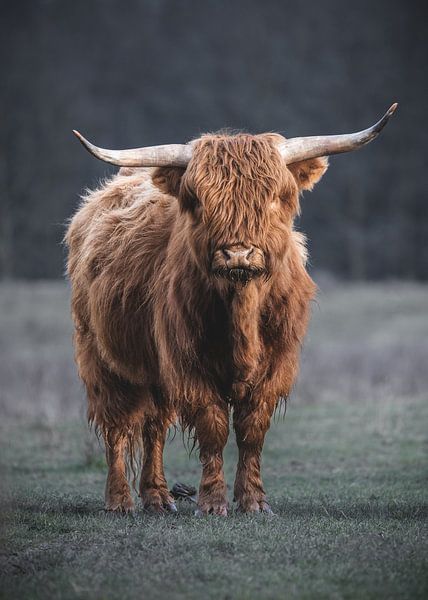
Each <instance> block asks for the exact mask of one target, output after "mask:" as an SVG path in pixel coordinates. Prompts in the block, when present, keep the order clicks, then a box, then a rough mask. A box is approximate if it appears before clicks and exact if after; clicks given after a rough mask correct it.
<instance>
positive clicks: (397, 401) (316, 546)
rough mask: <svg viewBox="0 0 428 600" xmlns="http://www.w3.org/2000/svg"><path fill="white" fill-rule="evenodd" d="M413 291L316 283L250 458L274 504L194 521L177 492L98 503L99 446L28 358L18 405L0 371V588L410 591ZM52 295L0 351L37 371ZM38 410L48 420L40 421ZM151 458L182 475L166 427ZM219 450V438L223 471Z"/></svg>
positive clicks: (396, 594) (183, 458) (419, 445)
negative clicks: (135, 504)
mask: <svg viewBox="0 0 428 600" xmlns="http://www.w3.org/2000/svg"><path fill="white" fill-rule="evenodd" d="M426 292H427V289H426V288H424V287H423V286H420V287H418V286H408V287H406V286H402V285H401V286H398V287H397V286H396V287H394V286H384V287H382V286H377V287H376V286H373V287H372V288H367V287H363V286H347V287H346V288H344V289H342V290H338V289H332V290H330V291H328V292H327V293H326V294H324V295H323V296H321V298H320V301H319V303H320V306H321V309H320V311H317V310H316V311H315V315H314V323H313V327H312V330H311V334H310V336H309V339H308V343H307V345H306V351H305V356H304V361H303V363H304V365H303V372H302V379H301V383H300V384H299V386H298V388H297V390H296V394H295V395H294V396H293V398H292V400H291V401H290V403H289V407H288V410H287V415H286V418H285V419H283V418H282V417H281V418H278V419H277V421H276V422H275V424H274V425H273V426H272V428H271V430H270V432H269V434H268V438H267V441H266V446H265V451H264V455H263V473H264V481H265V485H266V489H267V491H268V495H269V499H270V500H271V504H272V507H273V509H274V510H275V512H276V516H275V517H268V516H264V515H256V516H245V515H239V514H236V513H234V512H231V514H230V515H229V517H227V518H221V517H207V518H195V517H194V516H193V514H192V506H191V505H190V504H187V503H181V504H180V505H179V514H178V515H175V516H167V517H155V516H149V515H146V514H144V513H143V512H142V511H141V510H138V511H137V513H136V515H135V516H129V517H125V516H114V515H110V514H106V513H104V511H103V488H104V480H105V466H104V458H103V452H102V448H101V447H99V446H98V445H97V443H96V442H95V441H94V437H93V436H92V435H90V434H89V432H88V431H87V429H86V426H85V423H84V420H83V418H80V419H79V418H77V417H76V416H73V411H72V410H70V411H69V412H67V410H66V408H65V405H64V406H63V408H61V406H62V403H64V402H65V401H66V399H67V395H66V394H65V392H64V393H63V392H62V391H61V389H59V388H58V391H57V392H55V388H54V387H52V384H49V385H50V386H51V387H49V385H48V383H46V378H45V377H44V376H43V372H41V374H39V375H38V379H37V381H39V380H40V381H42V383H41V384H40V386H39V387H36V388H34V390H33V388H31V390H33V391H31V390H30V392H29V393H28V397H27V398H25V402H24V401H23V399H22V398H19V403H18V405H17V406H18V407H19V413H18V412H17V411H15V412H14V407H13V404H11V399H13V397H14V388H13V387H12V384H9V388H8V389H7V393H5V392H3V398H4V402H5V403H6V404H7V406H6V409H7V410H6V414H7V415H8V417H7V419H3V421H2V423H1V425H0V434H1V467H0V468H1V481H2V484H1V494H2V506H3V510H2V531H1V538H2V540H1V547H2V550H1V553H0V571H1V575H0V589H1V592H0V597H2V598H7V599H11V598H13V599H14V598H16V599H25V598H35V599H37V598H40V599H43V600H45V599H47V598H55V599H57V598H59V599H68V598H70V599H71V598H91V599H116V598H117V599H119V598H120V599H124V600H126V599H128V598H129V599H131V598H132V599H134V598H138V599H140V598H142V599H145V600H146V599H157V598H159V599H163V598H173V599H183V600H184V599H193V598H195V599H198V600H200V599H211V598H212V599H226V598H229V599H231V600H232V599H245V598H248V599H267V598H278V599H279V598H281V599H283V598H285V599H290V598H291V599H293V598H298V599H306V598H308V599H309V598H311V599H312V598H313V599H317V600H318V599H322V598H328V599H330V598H337V599H339V598H349V599H354V598H356V599H358V598H361V599H363V598H364V599H371V598H373V599H379V598H388V599H389V598H400V599H401V598H409V599H415V598H426V597H427V595H428V577H427V567H428V564H427V562H428V561H427V556H428V531H427V516H428V493H427V485H426V484H427V474H428V473H427V452H426V451H427V448H428V440H427V422H428V403H427V392H426V390H427V389H428V387H426V383H427V379H428V375H427V372H426V371H427V370H426V364H427V358H428V352H427V343H426V340H427V333H428V331H427V329H428V323H427V320H426V307H425V306H426V300H425V299H426ZM26 293H28V297H29V299H30V302H29V303H28V305H25V306H24V307H22V306H21V307H20V308H19V313H18V312H16V313H14V312H13V309H11V311H12V312H11V313H10V314H9V316H10V319H12V320H13V319H15V321H16V323H17V326H18V325H19V323H20V319H19V315H22V314H23V313H24V315H25V314H26V315H27V320H28V319H30V317H29V315H31V318H32V319H33V321H34V322H35V323H36V324H37V314H39V313H38V312H37V311H38V310H39V308H38V301H37V297H38V296H37V292H34V293H29V292H28V291H27V292H26ZM57 293H58V290H57V291H56V292H55V294H57ZM48 296H49V293H48V292H47V291H46V289H45V288H44V289H43V293H42V294H41V300H40V304H42V305H43V307H44V308H43V311H42V310H41V309H40V316H39V321H40V323H43V322H44V321H43V319H45V318H46V322H47V320H48V318H49V317H48V313H49V311H48V310H47V308H46V301H47V297H48ZM57 297H60V298H63V291H61V292H60V293H58V296H57ZM350 303H351V304H352V306H353V311H352V318H351V319H349V318H347V310H346V309H347V308H348V309H349V306H350ZM24 304H25V303H24ZM0 305H1V302H0ZM0 307H1V306H0ZM65 308H66V307H62V308H61V309H59V308H58V309H57V310H58V318H57V319H56V321H55V323H56V326H55V327H56V329H55V332H54V333H52V334H48V330H43V331H44V333H43V335H42V333H41V332H40V331H39V330H38V329H37V326H36V325H34V322H33V323H32V325H31V327H30V333H31V336H32V337H33V338H34V340H35V342H34V347H32V346H31V341H28V340H29V339H30V336H29V337H28V338H27V342H26V343H25V339H26V338H25V336H24V338H23V339H22V340H21V342H20V343H18V342H17V341H15V343H14V344H12V345H11V346H10V347H11V348H12V350H11V354H10V355H9V356H13V347H15V348H16V356H17V357H18V355H19V352H18V349H19V348H21V347H25V348H27V353H28V354H27V355H26V356H27V357H28V356H31V355H32V354H31V353H32V352H34V354H37V355H38V356H39V355H40V353H43V352H45V353H46V357H50V360H51V362H50V363H49V367H46V368H47V369H48V371H47V372H48V373H51V372H53V370H54V369H55V368H56V367H55V364H56V363H55V360H56V355H57V354H60V358H58V360H59V361H65V358H64V357H65V356H66V354H64V353H58V351H57V350H55V348H58V347H64V348H65V347H68V346H67V344H68V343H69V342H68V340H66V341H63V337H64V334H63V327H62V325H61V318H60V312H61V310H64V309H65ZM348 312H349V310H348ZM35 315H36V316H35ZM334 315H336V319H335V318H334ZM10 319H9V320H8V324H7V325H5V327H10ZM0 326H1V323H0ZM64 327H65V326H64ZM67 327H68V325H67ZM23 335H24V334H23ZM45 338H46V340H45ZM48 338H49V339H48ZM55 340H56V341H55ZM48 345H49V347H52V351H51V352H50V353H49V352H48V351H47V350H46V348H47V346H48ZM31 348H33V349H32V350H31ZM64 352H65V351H64ZM9 360H10V361H11V360H12V359H11V358H10V357H9ZM14 360H15V359H14ZM16 361H18V358H16ZM17 364H18V363H17ZM58 364H61V365H62V364H63V363H62V362H59V363H58ZM3 368H4V367H3ZM12 368H13V364H12V362H11V363H9V369H12ZM13 377H15V378H16V381H17V383H16V385H17V386H21V382H19V378H18V377H17V376H16V374H14V375H13ZM29 381H31V380H30V379H29ZM3 382H5V383H7V382H6V379H5V375H3ZM14 385H15V384H14ZM18 389H19V390H21V389H22V386H21V387H17V388H16V390H18ZM43 390H49V394H48V396H49V400H45V401H44V403H43V397H45V398H46V397H47V395H46V392H43V393H42V391H43ZM0 394H1V391H0ZM0 397H1V396H0ZM56 397H58V398H60V399H59V400H58V405H53V406H51V405H52V404H53V403H54V402H55V398H56ZM67 402H68V400H67ZM26 406H27V407H28V413H27V414H26V413H25V407H26ZM38 410H40V414H41V415H42V417H39V418H37V414H36V413H37V411H38ZM51 413H52V414H55V415H56V414H59V417H58V418H53V417H52V418H50V419H48V418H46V415H49V414H51ZM61 414H64V415H66V416H65V417H63V418H61ZM165 462H166V468H167V475H168V479H169V483H170V484H171V485H172V484H173V483H174V482H175V481H183V482H185V483H189V484H193V485H197V483H198V479H199V474H200V469H199V464H198V460H197V456H196V454H192V455H191V456H190V457H189V455H188V452H187V450H186V448H185V447H184V445H183V443H182V439H181V435H180V434H179V433H177V435H176V437H175V438H174V439H172V440H170V441H169V443H168V445H167V450H166V457H165ZM235 463H236V449H235V447H234V443H233V438H232V436H231V440H230V443H229V445H228V447H227V451H226V476H227V480H228V484H229V486H231V485H232V484H233V474H234V467H235ZM229 496H230V498H231V493H230V494H229Z"/></svg>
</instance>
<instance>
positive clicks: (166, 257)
mask: <svg viewBox="0 0 428 600" xmlns="http://www.w3.org/2000/svg"><path fill="white" fill-rule="evenodd" d="M279 141H283V138H281V137H280V136H277V135H274V134H265V135H258V136H251V135H246V134H238V135H231V136H229V135H222V134H218V135H205V136H202V137H201V138H200V139H199V140H198V141H197V143H196V147H195V150H194V153H193V157H192V159H191V161H190V163H189V165H188V167H187V169H183V168H167V167H162V168H157V169H145V168H141V169H121V170H120V171H119V173H118V174H117V175H116V176H115V177H113V178H112V179H111V180H110V181H108V182H107V183H105V184H104V185H103V186H102V188H100V189H99V190H97V191H94V192H91V193H90V194H89V195H88V196H87V197H86V198H85V199H84V201H83V204H82V206H81V207H80V209H79V211H78V212H77V214H76V215H75V216H74V218H73V220H72V222H71V224H70V227H69V230H68V233H67V238H66V239H67V243H68V246H69V260H68V273H69V277H70V280H71V284H72V313H73V319H74V323H75V348H76V361H77V365H78V369H79V374H80V376H81V378H82V379H83V381H84V383H85V385H86V389H87V395H88V402H89V409H88V415H89V420H90V421H91V422H94V423H95V424H96V426H97V427H98V429H99V430H100V431H101V432H102V434H103V436H104V439H105V443H106V457H107V463H108V469H109V471H108V478H107V484H106V506H107V508H108V509H111V510H123V511H127V510H131V509H132V507H133V502H132V499H131V494H130V488H129V484H128V481H127V478H126V469H125V465H126V460H127V454H129V453H131V455H132V453H133V451H134V447H135V445H136V444H138V442H140V441H141V442H142V444H143V447H144V455H143V466H142V473H141V479H140V485H139V490H140V495H141V497H142V500H143V504H144V506H145V507H146V508H150V509H152V510H156V511H163V510H168V509H169V510H175V507H174V504H173V500H172V498H171V497H170V494H169V492H168V488H167V484H166V481H165V476H164V472H163V463H162V453H163V446H164V441H165V435H166V432H167V429H168V427H169V426H170V425H171V424H173V423H174V422H175V420H176V418H177V417H178V418H179V420H180V422H181V424H182V425H183V427H185V428H188V429H190V430H193V431H194V432H195V435H196V438H197V441H198V445H199V448H200V458H201V463H202V468H203V472H202V480H201V485H200V490H199V499H198V507H199V511H200V512H201V513H204V514H206V513H216V514H226V512H227V506H228V504H227V497H226V485H225V481H224V477H223V456H222V453H223V448H224V446H225V444H226V441H227V438H228V434H229V412H230V411H232V412H233V426H234V429H235V432H236V439H237V444H238V448H239V461H238V467H237V474H236V480H235V488H234V498H235V500H236V502H237V505H238V507H239V508H240V509H241V510H243V511H247V512H252V511H259V510H265V511H269V510H270V509H269V505H268V503H267V501H266V498H265V493H264V490H263V485H262V481H261V477H260V456H261V451H262V447H263V442H264V437H265V434H266V432H267V430H268V428H269V424H270V419H271V416H272V413H273V411H274V409H275V406H276V405H277V403H278V401H279V400H280V399H281V398H284V397H287V395H288V394H289V392H290V390H291V388H292V386H293V383H294V381H295V378H296V374H297V370H298V361H299V351H300V345H301V342H302V340H303V337H304V334H305V331H306V327H307V322H308V317H309V304H310V300H311V299H312V298H313V296H314V293H315V286H314V283H313V282H312V280H311V279H310V277H309V275H308V274H307V272H306V269H305V262H306V250H305V239H304V237H303V235H302V234H300V233H298V232H296V231H294V229H293V220H294V218H295V216H296V214H297V213H298V211H299V200H298V197H299V192H300V191H301V190H302V189H311V188H312V186H313V185H314V183H315V182H316V181H318V180H319V179H320V177H321V176H322V175H323V173H324V172H325V170H326V168H327V161H326V159H324V158H321V159H319V158H318V159H312V160H308V161H304V162H301V163H295V164H293V165H289V166H286V165H285V164H284V162H283V160H282V159H281V157H280V154H279V153H278V151H277V149H276V145H277V143H278V142H279ZM241 247H245V248H247V247H251V248H252V250H251V258H250V262H251V265H250V266H251V269H252V271H251V273H253V274H254V276H251V278H249V280H248V281H247V280H240V279H237V280H236V281H235V280H233V279H230V278H228V277H223V276H222V274H224V273H225V272H226V271H227V265H226V264H225V262H224V261H225V260H226V259H225V258H224V256H225V255H227V252H226V251H225V250H224V249H227V248H241ZM222 261H223V262H222ZM222 269H223V271H222Z"/></svg>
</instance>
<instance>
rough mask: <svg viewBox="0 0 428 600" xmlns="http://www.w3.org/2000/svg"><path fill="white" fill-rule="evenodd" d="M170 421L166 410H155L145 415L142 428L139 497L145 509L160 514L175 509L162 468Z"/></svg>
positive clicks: (169, 415)
mask: <svg viewBox="0 0 428 600" xmlns="http://www.w3.org/2000/svg"><path fill="white" fill-rule="evenodd" d="M171 421H172V419H171V414H170V413H169V412H168V411H161V410H157V411H155V414H154V415H151V416H146V417H145V419H144V424H143V428H142V434H143V447H144V458H143V467H142V471H141V479H140V497H141V500H142V502H143V507H144V508H145V510H147V511H150V512H154V513H160V514H162V513H164V512H176V511H177V508H176V506H175V503H174V499H173V498H172V496H171V495H170V493H169V491H168V486H167V483H166V479H165V474H164V470H163V449H164V446H165V438H166V434H167V431H168V427H169V426H170V424H171Z"/></svg>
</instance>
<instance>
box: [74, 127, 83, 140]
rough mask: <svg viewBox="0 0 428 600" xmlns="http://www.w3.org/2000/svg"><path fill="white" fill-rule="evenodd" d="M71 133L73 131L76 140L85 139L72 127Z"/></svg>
mask: <svg viewBox="0 0 428 600" xmlns="http://www.w3.org/2000/svg"><path fill="white" fill-rule="evenodd" d="M73 133H74V135H75V136H76V137H77V139H78V140H80V141H82V140H84V139H85V138H84V137H83V135H82V134H81V133H80V132H79V131H77V129H73Z"/></svg>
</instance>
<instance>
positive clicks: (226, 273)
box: [213, 267, 267, 285]
mask: <svg viewBox="0 0 428 600" xmlns="http://www.w3.org/2000/svg"><path fill="white" fill-rule="evenodd" d="M213 273H214V276H215V277H217V278H219V279H220V278H221V279H226V280H227V281H229V282H230V283H240V284H243V285H247V283H248V282H249V281H251V280H252V279H256V278H260V277H263V276H264V277H266V276H267V273H266V270H265V269H260V268H257V267H249V268H245V269H244V268H235V269H228V268H227V267H220V268H218V269H215V270H214V271H213Z"/></svg>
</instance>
